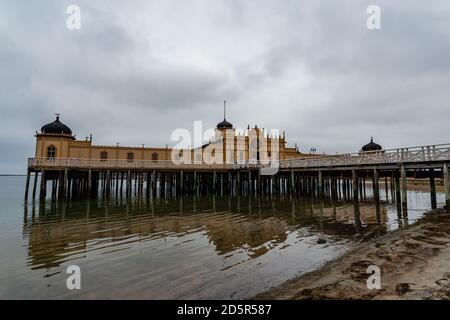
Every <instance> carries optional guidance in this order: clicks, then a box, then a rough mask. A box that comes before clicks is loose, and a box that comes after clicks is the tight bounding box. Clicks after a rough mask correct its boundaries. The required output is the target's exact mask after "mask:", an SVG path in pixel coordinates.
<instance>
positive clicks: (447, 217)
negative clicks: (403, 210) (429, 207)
mask: <svg viewBox="0 0 450 320" xmlns="http://www.w3.org/2000/svg"><path fill="white" fill-rule="evenodd" d="M370 265H377V266H379V267H380V269H381V289H379V290H377V289H368V288H367V284H366V281H367V279H368V277H369V276H370V274H368V273H367V272H366V271H367V267H368V266H370ZM254 299H294V300H297V299H298V300H303V299H450V214H447V213H445V212H444V211H443V210H438V211H434V212H429V213H427V214H426V215H425V216H424V218H422V219H420V220H419V221H418V222H417V223H415V224H413V225H411V226H409V227H406V228H402V229H398V230H396V231H393V232H390V233H388V234H386V235H384V236H381V237H379V238H377V239H372V240H370V241H369V242H366V243H363V244H361V245H358V246H357V247H356V248H354V249H352V250H351V251H349V252H347V253H345V254H344V255H343V256H341V257H340V258H338V259H337V260H334V261H331V262H329V263H328V264H326V265H324V266H323V267H322V268H320V269H318V270H316V271H313V272H311V273H308V274H305V275H302V276H300V277H299V278H296V279H293V280H290V281H288V282H285V283H284V284H282V285H280V286H278V287H276V288H273V289H270V290H269V291H267V292H264V293H261V294H259V295H257V296H255V297H254Z"/></svg>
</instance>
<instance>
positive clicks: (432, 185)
mask: <svg viewBox="0 0 450 320" xmlns="http://www.w3.org/2000/svg"><path fill="white" fill-rule="evenodd" d="M429 173H430V196H431V208H432V209H436V208H437V202H436V183H435V181H434V169H429Z"/></svg>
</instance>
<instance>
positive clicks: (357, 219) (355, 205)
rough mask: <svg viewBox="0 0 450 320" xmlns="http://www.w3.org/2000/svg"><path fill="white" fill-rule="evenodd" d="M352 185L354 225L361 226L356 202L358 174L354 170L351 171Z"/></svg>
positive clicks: (357, 202)
mask: <svg viewBox="0 0 450 320" xmlns="http://www.w3.org/2000/svg"><path fill="white" fill-rule="evenodd" d="M352 184H353V208H354V215H355V225H356V226H360V225H361V218H360V212H359V201H358V174H357V172H356V170H354V169H353V170H352Z"/></svg>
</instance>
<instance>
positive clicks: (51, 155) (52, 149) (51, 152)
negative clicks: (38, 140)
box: [47, 145, 56, 160]
mask: <svg viewBox="0 0 450 320" xmlns="http://www.w3.org/2000/svg"><path fill="white" fill-rule="evenodd" d="M55 158H56V148H55V146H53V145H52V146H49V147H48V148H47V159H48V160H54V159H55Z"/></svg>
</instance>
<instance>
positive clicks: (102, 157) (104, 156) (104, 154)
mask: <svg viewBox="0 0 450 320" xmlns="http://www.w3.org/2000/svg"><path fill="white" fill-rule="evenodd" d="M100 160H103V161H105V160H108V152H106V151H102V152H100Z"/></svg>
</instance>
